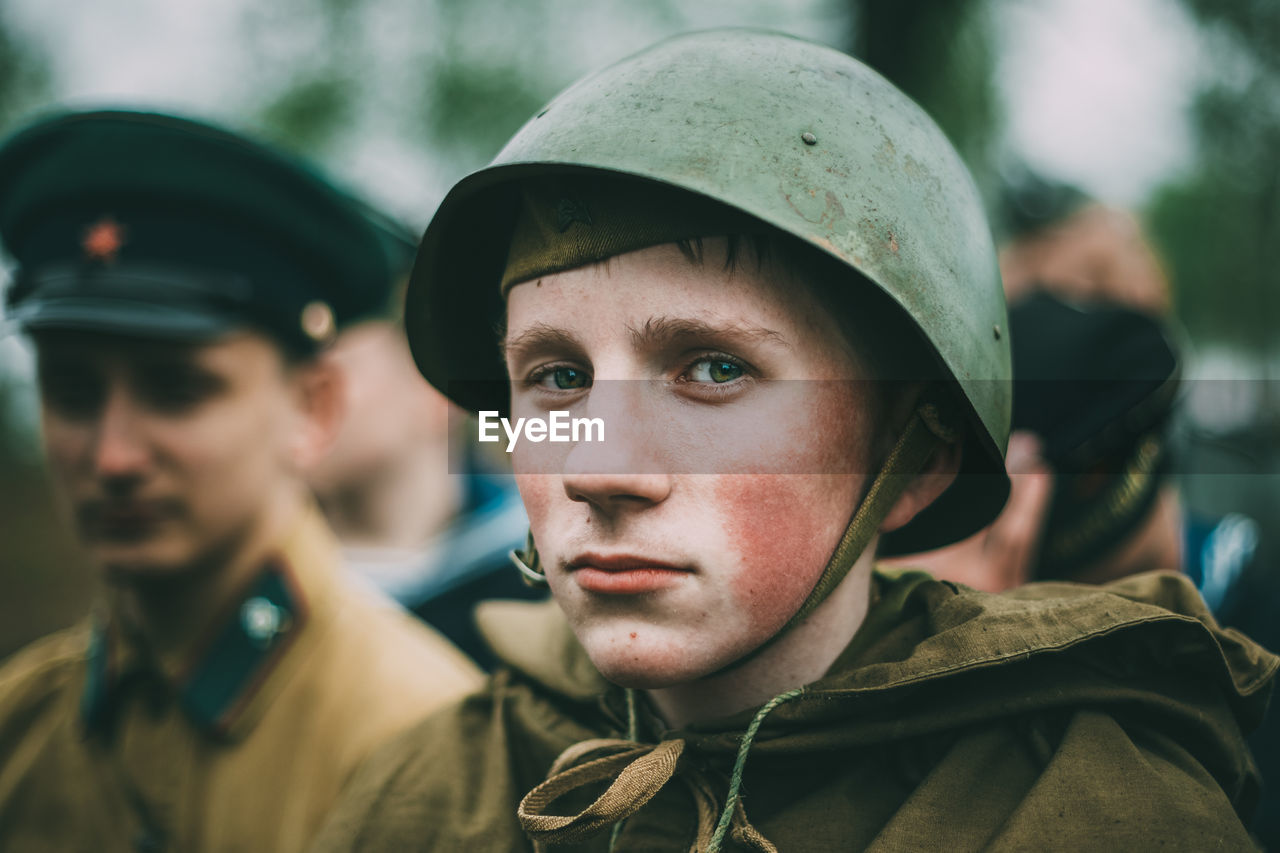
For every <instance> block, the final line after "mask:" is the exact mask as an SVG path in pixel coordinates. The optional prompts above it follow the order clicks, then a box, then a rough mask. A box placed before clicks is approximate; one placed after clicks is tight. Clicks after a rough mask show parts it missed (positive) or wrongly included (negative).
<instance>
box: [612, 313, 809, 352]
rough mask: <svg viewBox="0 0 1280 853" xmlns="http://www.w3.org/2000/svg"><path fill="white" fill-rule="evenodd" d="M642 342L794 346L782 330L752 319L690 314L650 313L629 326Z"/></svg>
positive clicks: (639, 343) (636, 340) (638, 343)
mask: <svg viewBox="0 0 1280 853" xmlns="http://www.w3.org/2000/svg"><path fill="white" fill-rule="evenodd" d="M628 331H629V332H630V333H631V340H632V342H633V343H634V344H635V345H636V346H638V347H643V346H656V345H661V344H669V343H670V342H672V341H677V340H681V339H685V338H727V339H729V340H735V341H738V340H740V341H764V342H767V343H774V344H780V345H781V346H784V347H786V348H787V349H791V344H790V343H788V342H787V340H786V338H784V337H783V336H782V335H781V334H780V333H778V332H776V331H774V330H773V329H766V328H765V327H764V326H757V325H754V324H752V323H743V322H738V323H727V324H712V323H707V322H705V321H703V320H697V319H693V318H689V317H650V318H649V319H648V320H646V321H645V323H644V325H643V326H640V327H639V328H636V327H628Z"/></svg>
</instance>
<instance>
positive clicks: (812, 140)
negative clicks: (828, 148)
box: [800, 130, 818, 145]
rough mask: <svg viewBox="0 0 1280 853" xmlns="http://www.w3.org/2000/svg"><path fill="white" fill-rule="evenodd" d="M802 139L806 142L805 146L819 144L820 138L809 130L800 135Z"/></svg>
mask: <svg viewBox="0 0 1280 853" xmlns="http://www.w3.org/2000/svg"><path fill="white" fill-rule="evenodd" d="M800 138H801V139H803V140H804V144H805V145H817V144H818V137H816V136H814V135H813V134H812V133H811V132H809V131H807V130H806V131H805V132H804V133H802V134H800Z"/></svg>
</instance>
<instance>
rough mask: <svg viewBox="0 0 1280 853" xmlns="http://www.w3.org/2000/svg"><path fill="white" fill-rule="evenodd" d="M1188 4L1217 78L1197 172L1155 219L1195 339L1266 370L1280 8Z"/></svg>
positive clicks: (1153, 212) (1170, 192)
mask: <svg viewBox="0 0 1280 853" xmlns="http://www.w3.org/2000/svg"><path fill="white" fill-rule="evenodd" d="M1183 2H1184V3H1185V5H1186V6H1187V7H1188V9H1189V10H1190V11H1191V12H1192V13H1193V14H1194V15H1196V16H1197V18H1198V19H1199V20H1200V22H1201V24H1202V25H1203V27H1204V36H1205V38H1204V43H1205V44H1206V47H1207V50H1208V51H1209V59H1210V60H1211V65H1212V67H1213V68H1214V69H1217V72H1218V73H1217V74H1216V75H1215V78H1214V79H1211V80H1210V81H1209V83H1208V85H1207V86H1206V88H1205V89H1204V90H1203V91H1201V92H1200V93H1199V95H1198V96H1197V97H1196V100H1195V106H1194V109H1193V119H1194V122H1195V128H1196V132H1197V143H1198V146H1197V153H1198V157H1197V161H1196V165H1195V167H1194V169H1192V170H1191V172H1190V173H1189V174H1186V175H1184V176H1182V177H1181V178H1180V179H1178V180H1175V181H1173V182H1171V183H1169V184H1167V185H1166V186H1164V187H1163V188H1162V189H1161V190H1160V191H1159V192H1158V193H1157V194H1156V196H1155V197H1154V199H1153V200H1152V202H1151V204H1150V205H1149V207H1148V211H1147V212H1148V218H1149V221H1150V223H1151V227H1152V229H1153V232H1154V236H1155V238H1156V241H1157V243H1158V244H1159V246H1160V248H1161V250H1162V252H1163V254H1164V256H1165V258H1166V260H1167V261H1168V263H1169V267H1170V272H1171V274H1172V278H1173V285H1174V293H1175V297H1176V304H1177V308H1178V313H1179V316H1180V317H1181V319H1182V321H1183V322H1184V324H1185V325H1186V327H1187V329H1188V330H1189V331H1190V333H1191V335H1192V337H1193V338H1194V339H1197V340H1200V341H1207V342H1215V343H1222V344H1226V345H1229V346H1230V347H1232V348H1234V349H1237V350H1243V351H1245V352H1248V353H1250V354H1251V355H1252V356H1254V357H1255V358H1257V359H1258V360H1259V361H1260V363H1261V364H1262V365H1263V366H1264V368H1265V367H1266V365H1267V362H1268V361H1270V360H1273V359H1275V357H1276V356H1277V355H1280V348H1278V347H1277V337H1278V336H1277V334H1276V330H1277V329H1280V272H1278V271H1280V4H1277V3H1274V2H1270V0H1183ZM1275 402H1276V401H1272V404H1273V405H1274V403H1275ZM1276 414H1277V413H1276V412H1275V411H1274V410H1273V411H1272V412H1270V416H1271V417H1275V416H1276Z"/></svg>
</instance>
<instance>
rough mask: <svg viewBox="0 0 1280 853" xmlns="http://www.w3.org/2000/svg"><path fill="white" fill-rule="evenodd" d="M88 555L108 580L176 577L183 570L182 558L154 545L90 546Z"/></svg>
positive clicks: (117, 582)
mask: <svg viewBox="0 0 1280 853" xmlns="http://www.w3.org/2000/svg"><path fill="white" fill-rule="evenodd" d="M90 559H91V560H92V561H93V563H94V564H95V565H97V566H98V567H99V569H100V570H101V572H102V576H103V578H104V579H105V580H106V581H107V582H108V583H112V584H129V583H139V582H143V583H145V582H147V581H152V580H163V579H168V578H174V577H178V576H180V575H182V574H183V573H184V572H183V567H184V565H185V562H186V561H184V560H182V559H181V558H180V557H179V556H178V555H176V554H172V553H166V552H165V551H164V550H161V549H156V548H120V547H99V548H93V549H91V550H90Z"/></svg>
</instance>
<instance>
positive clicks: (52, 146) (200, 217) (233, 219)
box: [0, 111, 414, 352]
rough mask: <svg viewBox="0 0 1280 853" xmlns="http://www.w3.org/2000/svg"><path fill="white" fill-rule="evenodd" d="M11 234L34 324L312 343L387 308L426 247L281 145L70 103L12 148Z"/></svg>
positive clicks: (1, 228)
mask: <svg viewBox="0 0 1280 853" xmlns="http://www.w3.org/2000/svg"><path fill="white" fill-rule="evenodd" d="M0 239H3V243H4V246H5V248H6V249H7V250H8V252H9V254H10V255H11V256H12V257H13V258H14V259H15V260H16V261H17V265H18V267H17V272H16V275H15V280H14V282H13V284H12V286H11V287H10V290H9V294H8V298H7V303H8V305H7V307H8V313H9V315H10V318H11V319H12V320H13V321H16V323H18V324H19V325H21V326H22V327H23V328H24V329H27V330H39V329H55V328H56V329H80V330H89V331H101V332H109V333H119V334H130V335H137V336H144V337H159V338H171V339H207V338H213V337H216V336H218V335H220V334H222V333H224V332H226V331H228V330H230V329H234V328H242V327H250V328H255V329H257V330H260V331H262V332H265V333H266V334H267V335H269V336H270V337H272V338H274V339H276V340H277V341H279V342H280V343H282V344H283V345H285V346H286V348H288V349H290V350H292V351H300V352H307V351H309V350H311V349H314V347H315V346H316V344H317V343H319V342H322V341H324V340H326V339H327V338H329V337H330V336H331V335H332V334H333V333H334V331H335V330H336V329H337V328H338V327H340V326H342V325H344V324H345V323H348V322H350V321H352V320H356V319H360V318H362V317H365V316H369V315H373V314H377V313H381V312H383V311H385V310H386V307H387V305H388V303H389V301H390V298H391V293H392V291H393V290H394V286H395V284H396V279H397V278H398V277H399V276H400V275H401V274H402V273H404V272H405V271H406V270H407V268H408V265H409V262H410V261H411V258H412V252H413V248H414V243H413V240H412V238H411V236H410V235H408V234H405V233H404V232H403V231H402V230H401V229H400V228H399V227H398V226H397V225H395V224H394V223H392V222H391V221H390V220H387V219H385V218H382V217H380V216H379V215H378V214H376V213H374V212H373V211H372V210H370V209H369V208H368V207H366V206H365V205H363V204H362V203H360V202H359V201H357V200H355V199H353V198H351V197H350V196H348V195H345V194H344V193H342V192H340V191H338V190H337V189H335V188H334V187H332V186H331V185H330V184H329V183H327V182H326V181H325V180H323V179H322V178H321V177H320V176H319V175H318V174H316V173H315V172H313V171H312V170H311V169H309V168H308V167H306V166H304V165H302V164H300V163H298V162H297V161H295V160H292V159H290V158H288V157H286V156H284V155H282V154H280V153H278V152H276V151H274V150H272V149H270V148H268V147H265V146H263V145H259V144H257V143H254V142H252V141H250V140H247V139H245V138H243V137H240V136H237V135H235V134H233V133H230V132H227V131H225V130H221V129H219V128H216V127H212V126H209V125H206V124H202V123H200V122H196V121H191V120H188V119H183V118H177V117H174V116H167V115H159V114H155V113H145V112H128V111H96V112H82V113H70V114H63V115H60V116H56V117H54V118H51V119H46V120H44V121H40V122H37V123H35V124H33V125H31V126H29V127H27V128H26V129H24V130H22V131H20V132H18V133H17V134H15V135H14V136H12V137H11V138H10V139H9V140H8V141H7V142H6V143H5V144H4V145H3V146H2V147H0Z"/></svg>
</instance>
